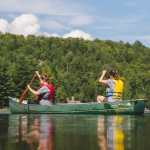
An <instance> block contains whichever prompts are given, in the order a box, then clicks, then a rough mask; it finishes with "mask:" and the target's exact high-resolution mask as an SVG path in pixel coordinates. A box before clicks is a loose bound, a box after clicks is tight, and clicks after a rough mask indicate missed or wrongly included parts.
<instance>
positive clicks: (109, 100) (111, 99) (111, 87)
mask: <svg viewBox="0 0 150 150" xmlns="http://www.w3.org/2000/svg"><path fill="white" fill-rule="evenodd" d="M107 84H108V88H107V92H113V91H114V88H115V86H116V85H115V83H114V82H113V80H111V79H108V80H107ZM115 101H122V99H115V98H113V97H112V96H110V97H108V102H115Z"/></svg>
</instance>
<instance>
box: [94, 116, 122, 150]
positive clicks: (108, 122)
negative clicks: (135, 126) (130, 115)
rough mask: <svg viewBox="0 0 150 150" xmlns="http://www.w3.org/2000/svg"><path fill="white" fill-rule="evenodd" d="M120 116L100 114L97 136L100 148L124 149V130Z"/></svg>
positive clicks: (101, 149) (109, 149)
mask: <svg viewBox="0 0 150 150" xmlns="http://www.w3.org/2000/svg"><path fill="white" fill-rule="evenodd" d="M123 121H124V118H122V117H120V116H98V124H97V138H98V146H99V147H100V150H107V149H108V150H124V132H123V130H122V123H123Z"/></svg>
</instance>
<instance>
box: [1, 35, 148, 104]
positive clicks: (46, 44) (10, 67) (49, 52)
mask: <svg viewBox="0 0 150 150" xmlns="http://www.w3.org/2000/svg"><path fill="white" fill-rule="evenodd" d="M104 69H106V70H108V71H109V70H111V69H116V70H118V71H119V75H120V76H121V77H124V78H125V81H124V82H125V87H124V93H123V99H124V100H129V99H141V98H147V99H149V98H150V84H149V83H150V77H149V76H150V48H148V47H146V46H144V45H142V43H141V42H140V41H135V43H134V44H130V43H124V42H123V41H120V42H114V41H111V40H100V39H95V40H93V41H89V40H84V39H82V38H67V39H63V38H58V37H44V36H38V37H36V36H34V35H29V36H27V37H24V36H23V35H14V34H9V33H6V34H2V33H1V34H0V91H1V92H0V101H1V105H2V104H3V103H5V105H8V96H11V97H16V98H19V97H20V96H21V94H22V92H23V91H24V90H25V89H26V86H27V84H28V83H29V82H30V80H31V79H32V77H33V75H34V73H35V71H36V70H39V72H40V74H49V75H50V77H51V78H50V82H51V83H52V84H53V85H54V87H55V102H67V98H68V99H71V97H72V96H73V97H74V99H75V100H80V101H81V102H95V101H96V97H97V96H98V95H105V89H106V86H105V85H102V84H100V83H99V82H98V79H99V77H100V76H101V73H102V71H103V70H104ZM38 85H39V81H38V78H36V79H35V80H34V82H33V84H32V85H31V87H32V88H33V89H35V90H36V89H37V86H38ZM26 99H35V97H34V95H33V94H31V93H30V92H28V94H27V96H26Z"/></svg>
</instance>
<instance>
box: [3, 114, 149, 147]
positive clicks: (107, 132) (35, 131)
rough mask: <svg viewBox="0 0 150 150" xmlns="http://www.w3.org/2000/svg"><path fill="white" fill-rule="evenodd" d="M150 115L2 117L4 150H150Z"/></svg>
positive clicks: (5, 115) (10, 115) (11, 115)
mask: <svg viewBox="0 0 150 150" xmlns="http://www.w3.org/2000/svg"><path fill="white" fill-rule="evenodd" d="M149 141H150V114H144V115H142V116H132V115H126V116H125V115H124V116H103V115H32V114H30V115H13V114H0V150H22V149H23V150H148V149H150V142H149Z"/></svg>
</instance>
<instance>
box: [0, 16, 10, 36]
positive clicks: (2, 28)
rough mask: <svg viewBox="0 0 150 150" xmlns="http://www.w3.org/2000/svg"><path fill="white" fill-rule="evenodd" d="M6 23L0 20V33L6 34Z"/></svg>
mask: <svg viewBox="0 0 150 150" xmlns="http://www.w3.org/2000/svg"><path fill="white" fill-rule="evenodd" d="M7 28H8V22H7V21H6V20H4V19H0V31H1V32H3V33H5V32H7Z"/></svg>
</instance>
